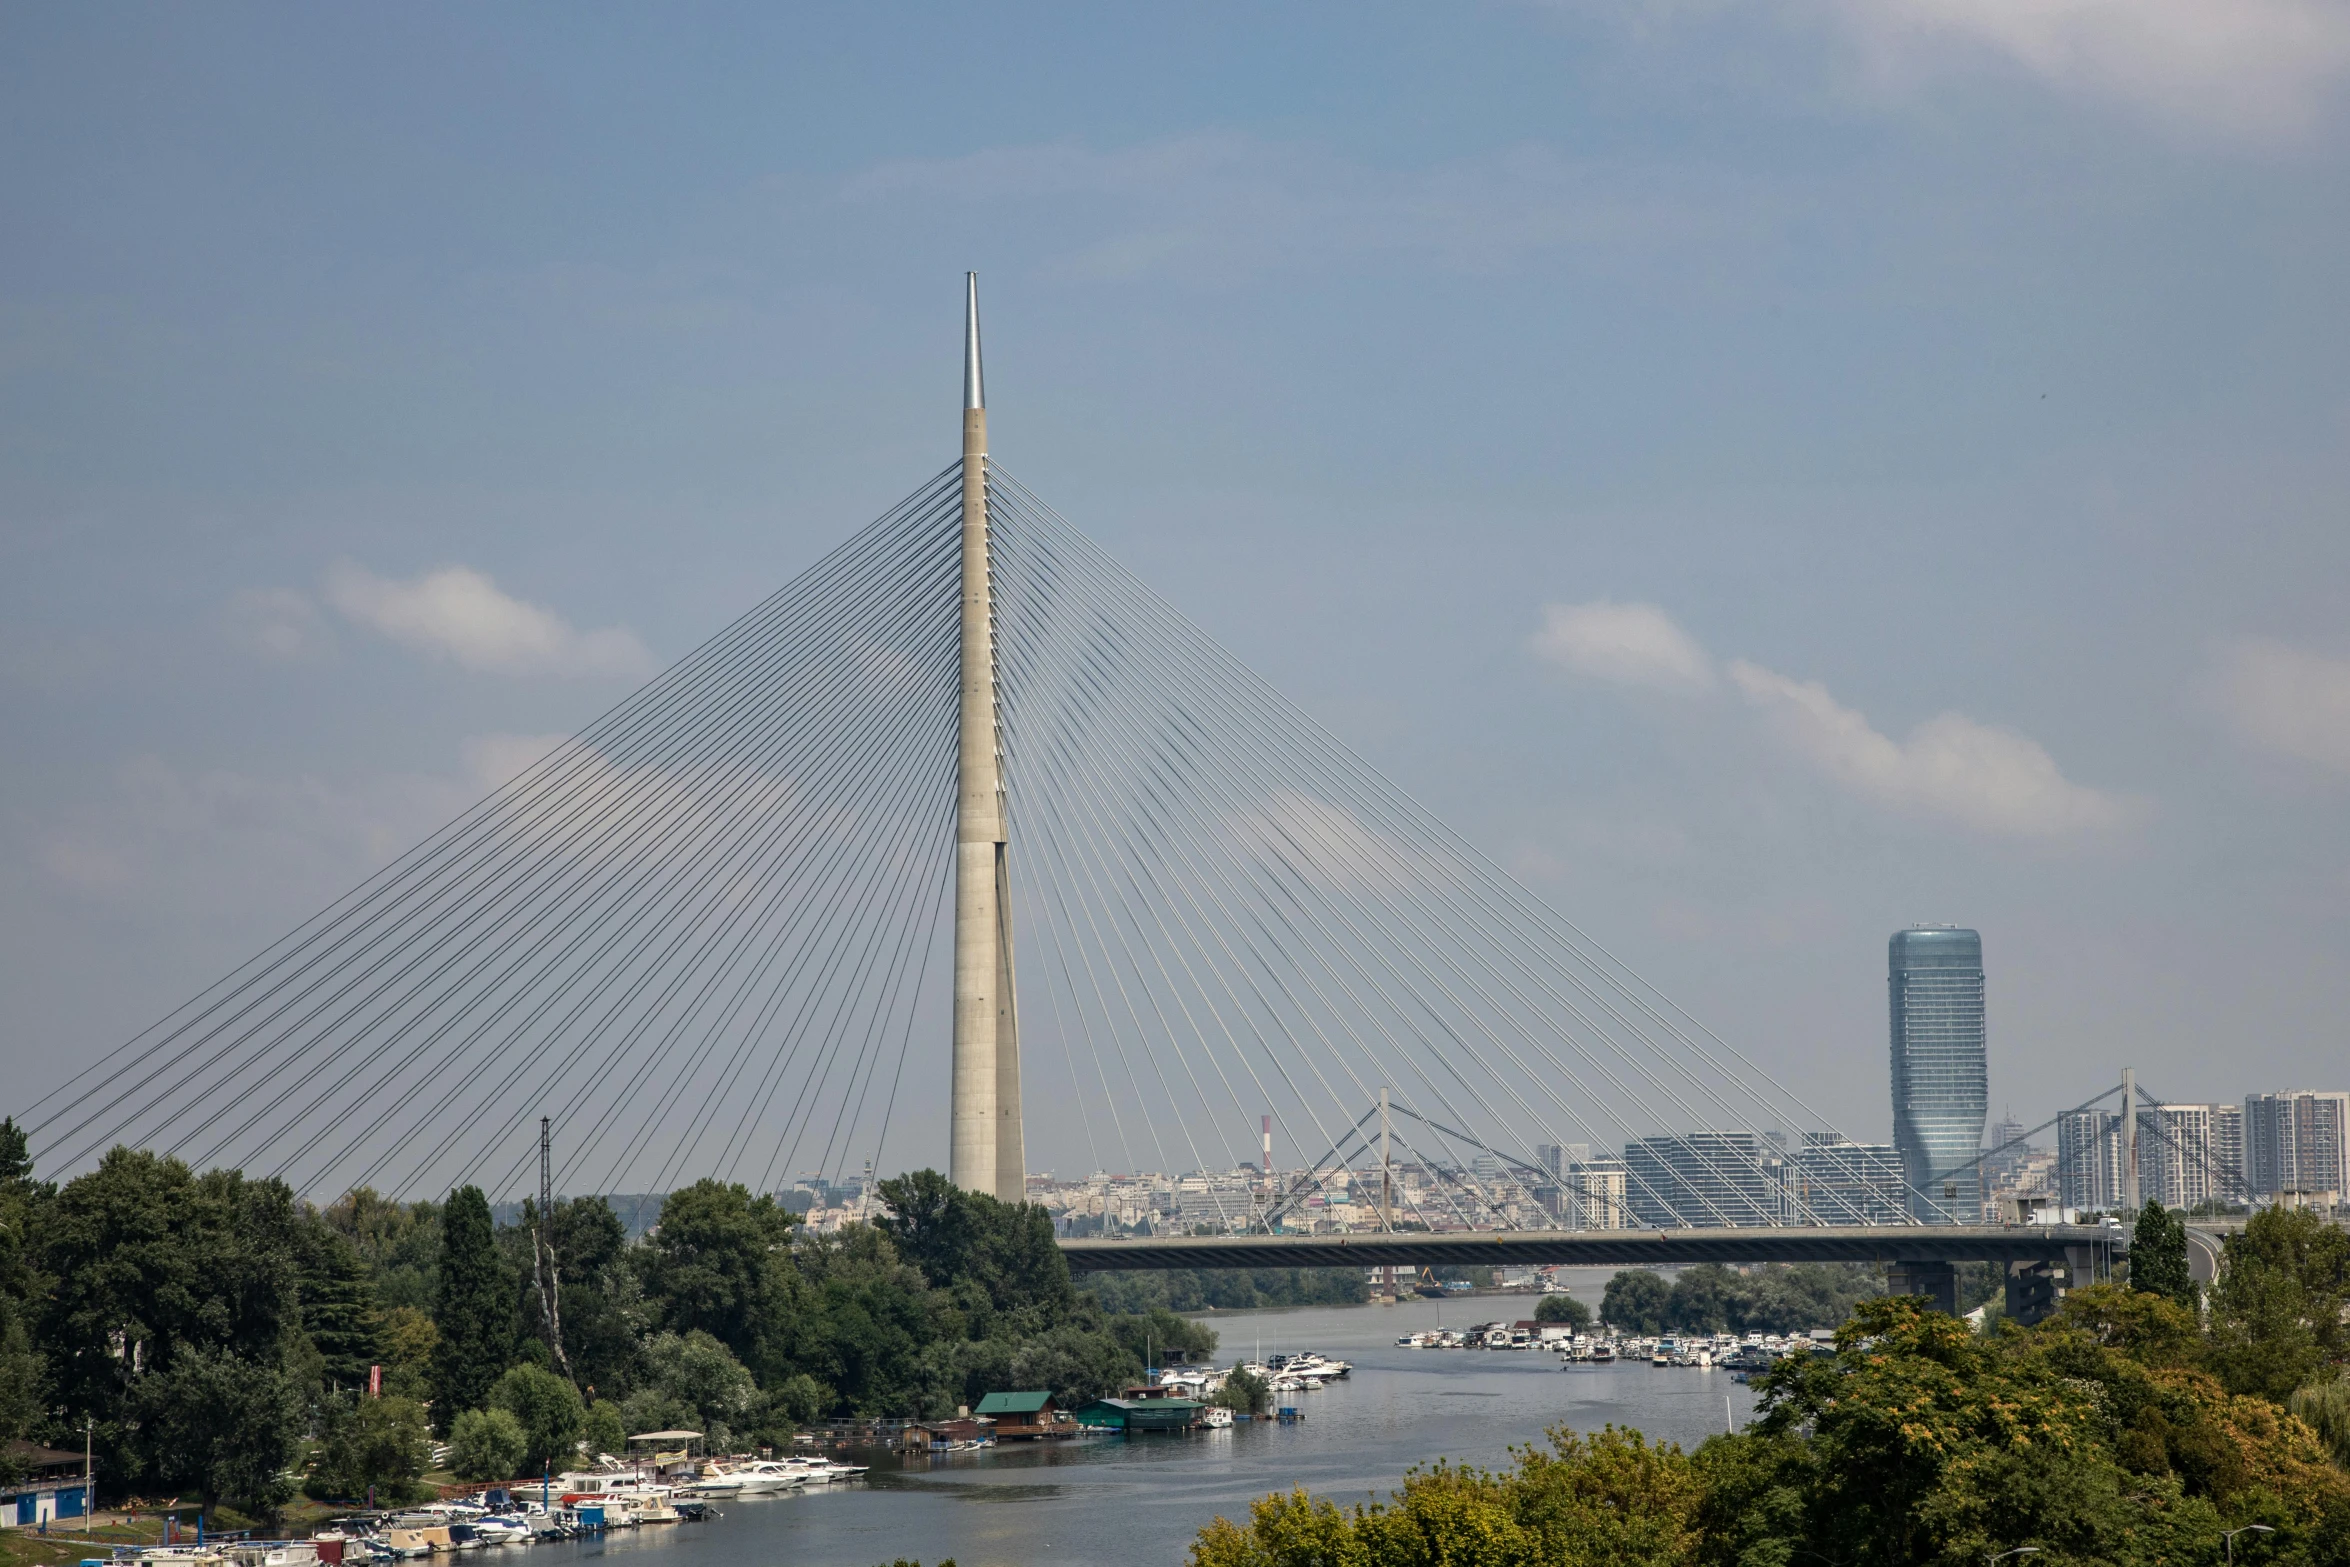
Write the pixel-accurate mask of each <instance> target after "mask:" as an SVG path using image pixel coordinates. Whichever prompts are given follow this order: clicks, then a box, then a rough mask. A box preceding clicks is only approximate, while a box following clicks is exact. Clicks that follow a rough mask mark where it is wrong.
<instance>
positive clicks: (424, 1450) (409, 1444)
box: [303, 1398, 432, 1506]
mask: <svg viewBox="0 0 2350 1567" xmlns="http://www.w3.org/2000/svg"><path fill="white" fill-rule="evenodd" d="M431 1461H432V1438H431V1432H430V1429H429V1427H428V1426H427V1425H426V1423H425V1417H424V1406H423V1405H422V1404H419V1403H417V1402H416V1401H415V1400H414V1399H411V1398H352V1399H344V1400H340V1401H338V1407H337V1408H336V1410H335V1413H334V1415H333V1417H332V1418H331V1420H330V1421H329V1423H328V1426H327V1431H326V1441H325V1443H324V1444H323V1446H322V1448H321V1450H320V1453H319V1457H318V1462H317V1464H316V1466H315V1467H314V1468H313V1469H312V1471H311V1475H310V1480H309V1483H308V1484H306V1485H305V1486H304V1487H303V1489H304V1490H305V1491H306V1492H308V1493H309V1495H310V1496H312V1497H313V1498H315V1499H316V1500H318V1501H322V1502H359V1501H365V1500H366V1499H367V1497H368V1496H369V1494H370V1493H373V1495H374V1498H375V1500H376V1502H377V1503H378V1504H379V1505H392V1506H397V1505H398V1504H400V1503H402V1502H413V1501H418V1500H421V1499H422V1497H423V1496H424V1495H425V1494H426V1492H425V1487H424V1486H423V1485H421V1484H420V1483H419V1481H420V1480H421V1479H422V1477H423V1474H424V1471H425V1469H426V1467H427V1466H428V1465H429V1464H430V1463H431Z"/></svg>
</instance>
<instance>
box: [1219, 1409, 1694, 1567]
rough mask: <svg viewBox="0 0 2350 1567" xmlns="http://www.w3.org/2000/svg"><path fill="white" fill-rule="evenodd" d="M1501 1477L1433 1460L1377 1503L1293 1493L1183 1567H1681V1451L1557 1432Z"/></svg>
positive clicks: (1611, 1434) (1684, 1516) (1685, 1539)
mask: <svg viewBox="0 0 2350 1567" xmlns="http://www.w3.org/2000/svg"><path fill="white" fill-rule="evenodd" d="M1517 1457H1518V1462H1517V1466H1516V1467H1515V1468H1514V1469H1511V1470H1507V1471H1504V1472H1502V1473H1500V1474H1488V1473H1486V1472H1485V1471H1483V1470H1478V1469H1468V1468H1456V1467H1455V1466H1453V1465H1451V1464H1447V1463H1438V1464H1436V1465H1435V1466H1434V1467H1433V1468H1429V1469H1423V1470H1418V1471H1416V1472H1414V1473H1413V1474H1412V1475H1411V1476H1409V1477H1408V1478H1407V1479H1406V1480H1405V1481H1404V1484H1403V1489H1402V1490H1400V1491H1396V1492H1394V1493H1392V1494H1390V1496H1389V1497H1388V1499H1387V1500H1386V1501H1385V1502H1384V1503H1381V1504H1378V1505H1375V1506H1370V1507H1365V1506H1361V1505H1357V1506H1355V1507H1352V1508H1348V1509H1345V1510H1341V1509H1340V1508H1339V1507H1337V1506H1336V1505H1335V1504H1333V1503H1330V1502H1327V1501H1322V1500H1319V1499H1317V1498H1315V1497H1312V1496H1309V1495H1307V1494H1306V1493H1305V1492H1304V1491H1303V1490H1298V1491H1292V1492H1288V1493H1286V1494H1284V1493H1278V1492H1277V1493H1275V1494H1274V1495H1271V1496H1267V1497H1264V1498H1262V1499H1260V1500H1259V1501H1257V1502H1256V1503H1255V1504H1254V1505H1253V1506H1252V1507H1251V1508H1250V1509H1249V1521H1248V1523H1247V1524H1246V1525H1239V1524H1234V1523H1232V1522H1231V1521H1229V1520H1227V1519H1223V1518H1218V1519H1217V1520H1216V1521H1215V1522H1214V1523H1212V1524H1210V1525H1208V1527H1207V1528H1205V1529H1202V1530H1201V1531H1200V1533H1199V1538H1198V1540H1197V1541H1196V1542H1195V1543H1194V1544H1193V1546H1192V1552H1191V1560H1192V1563H1193V1567H1328V1564H1334V1563H1349V1564H1355V1563H1361V1564H1372V1563H1388V1562H1396V1563H1405V1562H1409V1563H1429V1564H1436V1563H1461V1564H1468V1563H1475V1564H1478V1567H1558V1564H1570V1567H1601V1564H1605V1567H1685V1564H1687V1563H1690V1562H1691V1561H1692V1560H1694V1558H1695V1555H1696V1548H1697V1546H1698V1543H1699V1534H1698V1528H1697V1516H1698V1510H1699V1507H1700V1504H1701V1502H1702V1501H1703V1498H1704V1491H1703V1488H1702V1486H1701V1485H1700V1483H1699V1481H1698V1478H1697V1475H1696V1473H1695V1470H1694V1467H1693V1466H1692V1464H1691V1463H1690V1461H1689V1459H1688V1458H1686V1457H1684V1456H1683V1455H1682V1453H1681V1450H1680V1449H1679V1448H1677V1447H1673V1446H1670V1445H1658V1446H1651V1445H1650V1444H1649V1443H1648V1442H1647V1441H1646V1440H1645V1439H1644V1438H1643V1437H1642V1436H1641V1435H1640V1433H1638V1432H1636V1431H1621V1430H1618V1429H1616V1428H1615V1427H1613V1426H1610V1427H1609V1428H1607V1429H1606V1430H1604V1431H1601V1432H1600V1433H1598V1434H1597V1435H1595V1436H1589V1437H1585V1436H1580V1435H1577V1434H1576V1433H1575V1432H1573V1431H1570V1430H1568V1429H1567V1428H1566V1427H1564V1426H1559V1427H1555V1428H1553V1429H1552V1430H1551V1432H1550V1444H1549V1446H1548V1447H1547V1448H1542V1447H1527V1448H1523V1449H1520V1450H1519V1452H1518V1455H1517Z"/></svg>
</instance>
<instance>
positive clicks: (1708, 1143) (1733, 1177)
mask: <svg viewBox="0 0 2350 1567" xmlns="http://www.w3.org/2000/svg"><path fill="white" fill-rule="evenodd" d="M1786 1179H1787V1177H1786V1156H1785V1154H1784V1153H1782V1152H1781V1150H1780V1148H1779V1146H1778V1144H1777V1143H1775V1142H1773V1141H1771V1140H1770V1139H1768V1138H1765V1137H1758V1136H1756V1135H1755V1134H1754V1133H1752V1132H1678V1133H1674V1134H1672V1135H1670V1136H1666V1137H1639V1138H1634V1139H1633V1140H1632V1141H1630V1142H1628V1143H1626V1144H1625V1145H1624V1200H1625V1202H1626V1203H1627V1204H1628V1205H1629V1207H1630V1208H1631V1210H1632V1222H1633V1223H1634V1224H1636V1225H1638V1226H1639V1227H1641V1228H1642V1229H1652V1230H1665V1229H1677V1228H1681V1227H1684V1226H1692V1227H1696V1228H1700V1229H1704V1228H1710V1227H1713V1226H1717V1225H1748V1224H1779V1223H1784V1222H1785V1213H1786Z"/></svg>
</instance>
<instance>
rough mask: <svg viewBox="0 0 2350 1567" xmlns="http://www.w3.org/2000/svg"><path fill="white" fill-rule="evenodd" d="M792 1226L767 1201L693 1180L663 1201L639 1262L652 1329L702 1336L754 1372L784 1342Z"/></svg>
mask: <svg viewBox="0 0 2350 1567" xmlns="http://www.w3.org/2000/svg"><path fill="white" fill-rule="evenodd" d="M796 1222H797V1221H796V1220H795V1219H794V1218H793V1216H792V1215H791V1213H789V1212H788V1211H786V1210H785V1209H784V1208H782V1207H780V1206H779V1205H778V1204H777V1203H776V1201H775V1199H774V1198H772V1197H768V1196H758V1197H754V1196H752V1195H751V1193H750V1191H749V1190H748V1189H747V1188H745V1187H742V1186H739V1185H728V1184H725V1183H722V1182H719V1181H714V1180H700V1181H696V1182H695V1183H694V1184H693V1185H691V1186H688V1187H686V1188H685V1189H684V1190H682V1191H675V1192H671V1193H670V1194H669V1198H668V1200H667V1201H666V1202H664V1203H662V1204H661V1225H660V1228H659V1229H657V1230H655V1231H654V1232H653V1236H652V1245H651V1247H650V1249H649V1250H648V1251H647V1253H646V1254H645V1258H644V1274H645V1292H646V1294H647V1295H648V1296H650V1297H652V1299H653V1300H654V1301H655V1302H656V1303H657V1307H658V1312H659V1323H660V1326H662V1327H665V1328H667V1329H668V1330H669V1331H671V1332H673V1333H691V1332H695V1331H699V1332H703V1333H707V1334H709V1335H710V1336H711V1337H712V1338H714V1339H716V1340H718V1341H719V1342H720V1343H721V1344H724V1345H725V1346H726V1347H727V1349H728V1350H730V1351H732V1352H733V1354H734V1356H735V1358H736V1359H738V1360H741V1361H744V1362H746V1363H749V1364H759V1363H761V1362H763V1361H765V1360H766V1359H768V1358H770V1356H771V1355H772V1353H773V1352H774V1350H775V1349H776V1347H777V1345H778V1344H779V1343H780V1341H781V1340H782V1339H783V1338H784V1337H785V1336H786V1332H787V1326H788V1324H787V1321H786V1318H787V1317H788V1315H789V1313H790V1308H791V1303H792V1297H793V1289H792V1285H793V1282H794V1280H793V1278H792V1275H791V1267H790V1263H791V1234H792V1227H793V1225H794V1224H795V1223H796Z"/></svg>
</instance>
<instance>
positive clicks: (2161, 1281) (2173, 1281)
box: [2130, 1197, 2198, 1311]
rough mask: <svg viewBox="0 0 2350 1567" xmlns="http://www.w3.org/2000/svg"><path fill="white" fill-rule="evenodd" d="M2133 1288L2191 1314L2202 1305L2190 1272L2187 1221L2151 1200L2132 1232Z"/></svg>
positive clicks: (2131, 1286)
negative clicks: (2178, 1306) (2198, 1305)
mask: <svg viewBox="0 0 2350 1567" xmlns="http://www.w3.org/2000/svg"><path fill="white" fill-rule="evenodd" d="M2130 1288H2132V1289H2136V1290H2144V1291H2145V1292H2146V1293H2147V1294H2149V1295H2160V1296H2161V1297H2163V1299H2165V1300H2169V1301H2175V1302H2177V1303H2178V1304H2179V1305H2181V1306H2184V1307H2186V1308H2187V1309H2188V1310H2190V1311H2192V1310H2194V1309H2195V1307H2196V1305H2197V1304H2198V1301H2197V1295H2196V1290H2195V1280H2194V1278H2193V1276H2192V1275H2190V1274H2189V1273H2188V1271H2187V1221H2186V1220H2185V1219H2182V1218H2180V1217H2179V1216H2178V1215H2177V1214H2174V1213H2172V1212H2171V1211H2170V1210H2169V1209H2168V1208H2165V1207H2164V1206H2163V1205H2162V1204H2161V1203H2159V1202H2156V1201H2155V1200H2154V1199H2153V1198H2151V1197H2149V1198H2147V1199H2146V1206H2145V1207H2144V1208H2142V1209H2140V1210H2139V1212H2138V1223H2137V1226H2136V1228H2134V1229H2133V1230H2131V1232H2130Z"/></svg>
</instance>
